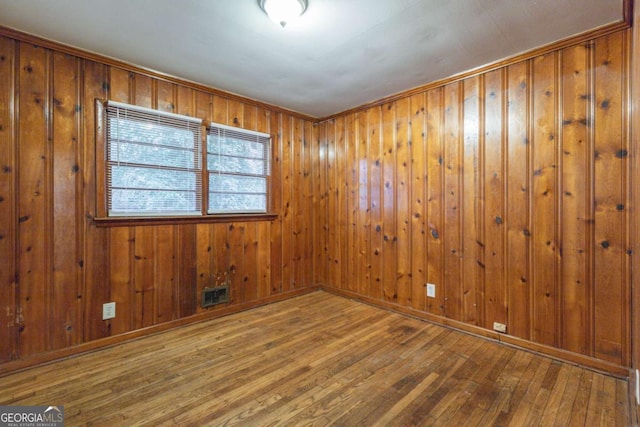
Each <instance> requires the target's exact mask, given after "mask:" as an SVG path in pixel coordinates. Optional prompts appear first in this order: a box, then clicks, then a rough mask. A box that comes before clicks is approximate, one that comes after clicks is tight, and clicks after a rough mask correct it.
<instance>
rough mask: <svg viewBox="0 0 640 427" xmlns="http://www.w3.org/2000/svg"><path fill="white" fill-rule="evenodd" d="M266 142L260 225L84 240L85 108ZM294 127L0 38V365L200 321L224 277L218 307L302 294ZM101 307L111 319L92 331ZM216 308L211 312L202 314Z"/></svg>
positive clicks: (90, 167)
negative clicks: (267, 169)
mask: <svg viewBox="0 0 640 427" xmlns="http://www.w3.org/2000/svg"><path fill="white" fill-rule="evenodd" d="M96 98H102V99H111V100H115V101H120V102H126V103H130V104H135V105H139V106H144V107H149V108H154V109H158V110H163V111H171V112H176V113H179V114H186V115H191V116H195V117H199V118H202V119H205V120H212V121H215V122H218V123H223V124H229V125H233V126H238V127H242V128H245V129H251V130H257V131H262V132H268V133H270V134H272V135H273V136H274V139H273V144H274V158H273V166H272V183H273V196H274V198H273V208H274V209H273V210H274V212H275V213H277V214H278V218H277V219H276V220H274V221H242V220H240V219H239V220H238V221H234V222H225V223H200V224H176V225H157V226H117V227H104V228H102V227H101V228H98V227H96V226H95V224H94V222H93V221H92V218H93V217H94V215H95V213H96V199H97V197H99V196H100V191H98V190H97V189H96V161H100V159H101V156H102V153H97V152H96V150H95V99H96ZM314 132H315V128H314V126H313V123H312V122H311V121H309V120H308V119H304V118H302V117H301V116H297V115H294V114H288V113H286V112H283V111H282V110H279V109H270V108H268V107H264V106H261V105H260V104H259V103H256V104H252V103H250V102H244V101H242V100H239V99H237V98H233V97H225V96H223V95H220V94H219V93H218V92H215V93H214V92H213V91H212V92H207V91H205V90H200V89H196V88H193V87H192V86H190V85H186V84H185V85H182V84H178V83H175V82H172V81H171V80H167V79H162V78H158V77H156V76H152V75H148V74H145V73H142V72H134V71H130V70H125V69H123V68H119V67H117V66H114V65H113V64H111V65H108V64H106V63H99V62H96V61H92V60H88V59H82V58H79V57H76V56H71V55H68V54H65V53H61V52H58V51H56V50H52V49H48V48H43V47H39V46H37V45H34V44H31V43H27V42H20V41H16V40H14V39H11V38H8V37H0V168H1V169H0V302H1V303H0V304H1V306H2V307H1V309H2V312H1V313H0V362H4V361H8V360H12V359H16V358H23V357H26V356H30V355H34V354H39V353H43V352H48V351H51V350H56V349H61V348H66V347H70V346H73V345H76V344H80V343H87V342H90V341H93V340H96V339H98V338H102V337H107V336H111V335H115V334H121V333H124V332H128V331H133V330H138V329H140V328H143V327H146V326H150V325H155V324H159V323H162V322H166V321H170V320H173V319H179V318H184V317H186V316H189V315H192V314H196V313H199V312H202V311H203V309H202V308H200V305H199V298H200V290H201V289H202V288H203V287H204V286H206V285H212V282H211V277H212V276H213V275H215V274H217V273H222V272H225V271H227V272H230V273H231V281H232V283H231V290H230V296H231V305H237V304H240V303H246V302H249V301H262V300H264V299H265V298H268V297H270V296H273V295H277V294H285V293H287V292H289V291H293V290H295V289H300V288H304V287H307V286H309V285H311V284H312V282H313V281H312V269H311V268H307V266H308V265H311V262H312V261H311V249H312V245H311V238H312V227H311V213H310V210H309V206H310V205H311V203H310V200H311V197H312V194H311V191H312V187H311V173H310V172H311V164H312V163H311V155H312V151H311V149H310V147H311V144H312V142H313V141H314V140H315V139H316V138H314V136H313V135H314ZM109 301H115V302H116V303H117V307H116V314H117V316H116V318H115V319H113V320H110V321H103V320H102V304H103V303H105V302H109ZM215 309H216V308H213V310H215Z"/></svg>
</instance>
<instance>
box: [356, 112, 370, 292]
mask: <svg viewBox="0 0 640 427" xmlns="http://www.w3.org/2000/svg"><path fill="white" fill-rule="evenodd" d="M356 126H357V132H356V137H357V142H356V144H355V145H356V147H355V148H356V154H355V157H356V159H357V162H358V165H357V168H358V200H357V203H358V210H357V218H356V236H357V238H356V240H355V244H356V250H357V257H356V266H357V267H356V268H357V285H358V286H357V291H358V293H360V294H362V295H367V292H368V290H369V289H370V287H371V283H370V279H371V275H370V268H371V261H370V260H371V246H370V244H369V242H370V236H371V198H370V181H369V167H370V166H369V152H370V150H369V135H368V134H369V132H368V121H367V113H366V112H358V113H357V119H356Z"/></svg>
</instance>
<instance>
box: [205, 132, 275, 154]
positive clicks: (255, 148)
mask: <svg viewBox="0 0 640 427" xmlns="http://www.w3.org/2000/svg"><path fill="white" fill-rule="evenodd" d="M207 151H209V153H211V154H222V155H226V156H238V157H250V158H253V159H263V158H264V153H265V145H264V144H262V143H260V142H255V141H244V140H240V139H231V138H224V137H222V138H219V137H217V136H211V135H209V137H208V138H207Z"/></svg>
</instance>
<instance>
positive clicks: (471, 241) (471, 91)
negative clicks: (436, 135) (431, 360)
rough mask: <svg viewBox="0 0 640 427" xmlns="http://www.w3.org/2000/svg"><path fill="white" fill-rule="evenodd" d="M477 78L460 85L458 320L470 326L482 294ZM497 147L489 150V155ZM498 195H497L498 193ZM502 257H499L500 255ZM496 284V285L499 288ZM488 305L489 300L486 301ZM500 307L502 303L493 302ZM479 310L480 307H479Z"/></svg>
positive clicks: (477, 317)
mask: <svg viewBox="0 0 640 427" xmlns="http://www.w3.org/2000/svg"><path fill="white" fill-rule="evenodd" d="M482 83H483V80H482V79H481V78H480V77H471V78H469V79H466V80H465V81H464V83H463V88H462V89H463V91H464V94H463V97H464V104H463V105H462V107H463V113H462V114H463V118H462V120H463V126H461V132H462V133H463V138H464V143H463V146H462V150H463V152H462V188H461V193H462V194H461V198H462V208H461V213H460V215H461V217H462V224H461V226H462V231H461V236H462V256H463V257H462V274H461V276H462V301H461V302H462V307H461V310H462V320H463V321H465V322H468V323H472V324H478V323H481V322H482V314H483V310H482V308H478V302H479V301H482V300H483V297H482V296H483V292H484V281H483V276H484V271H483V270H484V268H483V266H484V263H485V260H484V256H483V255H484V254H483V251H482V248H483V246H484V233H483V230H482V225H483V220H484V217H483V209H482V207H483V200H484V197H485V196H484V195H483V193H482V190H483V185H482V184H483V179H482V172H483V157H482V155H483V150H482V145H481V141H480V134H481V130H480V129H481V123H480V122H481V111H480V108H481V106H480V104H481V102H482V96H483V94H482V93H481V90H482V88H481V85H482ZM496 148H498V147H493V146H492V147H491V149H490V151H491V152H495V151H498V153H500V151H501V150H500V149H499V148H498V150H496ZM498 194H500V193H498ZM500 255H502V254H500ZM499 283H500V282H498V284H499ZM488 300H489V301H491V298H488ZM496 303H497V304H501V303H502V301H496ZM480 305H481V306H482V304H480Z"/></svg>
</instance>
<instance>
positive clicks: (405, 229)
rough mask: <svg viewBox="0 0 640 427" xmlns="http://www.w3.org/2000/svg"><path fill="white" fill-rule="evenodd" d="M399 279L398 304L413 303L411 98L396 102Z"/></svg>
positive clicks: (397, 280)
mask: <svg viewBox="0 0 640 427" xmlns="http://www.w3.org/2000/svg"><path fill="white" fill-rule="evenodd" d="M395 107H396V108H395V115H396V116H395V132H396V137H395V139H396V164H395V168H396V202H395V205H396V231H395V238H396V251H397V252H396V253H397V268H396V282H397V295H398V304H400V305H402V306H405V307H406V306H409V307H410V306H412V299H413V295H412V283H411V253H412V242H411V187H412V182H411V171H412V169H411V149H412V146H411V139H410V138H411V137H410V134H409V132H410V129H411V124H410V120H411V116H410V113H409V111H410V109H409V107H410V103H409V98H403V99H400V100H398V101H397V102H396V106H395Z"/></svg>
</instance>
